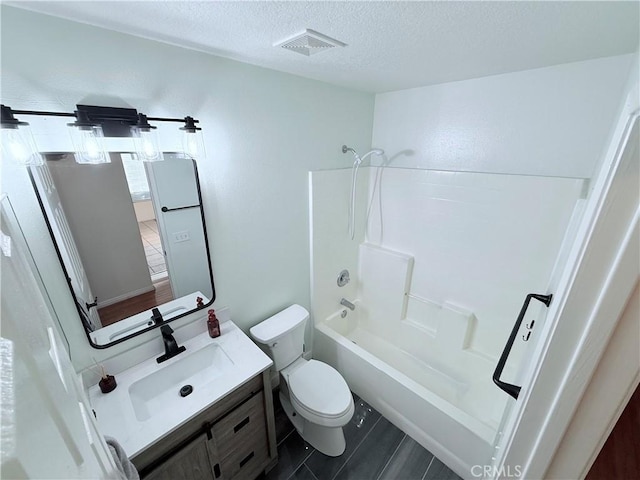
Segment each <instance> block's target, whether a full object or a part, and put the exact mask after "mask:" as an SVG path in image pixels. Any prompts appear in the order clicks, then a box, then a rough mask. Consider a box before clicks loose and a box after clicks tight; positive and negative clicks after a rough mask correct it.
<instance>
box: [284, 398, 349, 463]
mask: <svg viewBox="0 0 640 480" xmlns="http://www.w3.org/2000/svg"><path fill="white" fill-rule="evenodd" d="M280 403H281V404H282V408H283V409H284V412H285V413H286V414H287V417H288V418H289V420H291V423H293V426H294V427H295V429H296V431H297V432H298V433H299V434H300V436H301V437H302V439H303V440H305V441H306V442H307V443H309V445H311V446H312V447H313V448H315V449H316V450H318V451H319V452H320V453H324V454H325V455H327V456H329V457H339V456H340V455H342V454H343V453H344V450H345V448H346V446H347V442H346V441H345V439H344V432H343V431H342V427H323V426H321V425H316V424H315V423H312V422H309V421H308V420H307V419H305V418H304V417H303V416H302V415H300V414H299V413H297V412H296V411H295V410H294V408H293V405H291V402H290V401H289V399H288V398H287V396H286V395H284V394H283V393H282V391H281V392H280Z"/></svg>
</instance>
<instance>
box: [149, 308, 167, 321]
mask: <svg viewBox="0 0 640 480" xmlns="http://www.w3.org/2000/svg"><path fill="white" fill-rule="evenodd" d="M151 321H152V322H153V324H154V325H159V324H161V323H162V322H163V321H164V319H163V318H162V314H161V313H160V310H158V309H157V308H154V309H153V310H151Z"/></svg>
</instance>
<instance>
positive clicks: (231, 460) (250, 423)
mask: <svg viewBox="0 0 640 480" xmlns="http://www.w3.org/2000/svg"><path fill="white" fill-rule="evenodd" d="M265 385H266V388H265ZM270 385H271V383H270V378H269V373H268V370H267V372H265V373H263V374H261V375H257V376H255V377H254V378H252V379H251V380H249V381H248V382H246V383H245V384H244V385H242V386H240V387H239V388H238V389H236V390H235V391H234V392H231V393H230V394H229V395H227V396H226V397H223V398H222V399H220V400H219V401H218V402H216V403H215V404H213V405H211V406H210V407H209V408H207V409H206V410H205V411H203V412H202V413H200V414H198V415H197V416H196V417H195V418H192V419H191V420H189V421H187V422H186V423H185V424H184V425H182V426H181V427H179V428H178V429H176V430H175V431H174V432H172V433H169V434H168V435H167V436H165V437H164V438H161V439H160V440H159V441H158V442H156V443H155V444H154V445H152V446H150V447H149V448H147V449H145V450H144V451H142V452H141V453H139V454H138V455H136V456H135V457H133V458H132V459H131V460H132V461H133V463H134V465H135V466H136V468H137V469H138V471H139V472H140V476H141V478H143V479H144V480H173V479H176V478H188V479H203V480H204V479H206V480H254V479H255V478H256V477H257V476H258V475H259V474H260V473H261V472H262V471H265V470H269V469H270V468H271V467H273V465H275V463H276V462H277V450H276V441H275V422H274V416H273V398H272V396H271V391H270ZM265 392H267V393H266V394H265Z"/></svg>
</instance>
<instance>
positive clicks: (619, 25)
mask: <svg viewBox="0 0 640 480" xmlns="http://www.w3.org/2000/svg"><path fill="white" fill-rule="evenodd" d="M7 3H9V4H11V5H13V6H17V7H21V8H27V9H29V10H34V11H38V12H42V13H46V14H50V15H55V16H59V17H63V18H68V19H71V20H75V21H78V22H82V23H87V24H91V25H96V26H100V27H103V28H107V29H111V30H116V31H119V32H126V33H129V34H132V35H137V36H140V37H145V38H150V39H154V40H158V41H161V42H166V43H170V44H174V45H179V46H183V47H186V48H192V49H196V50H200V51H203V52H208V53H211V54H214V55H219V56H222V57H227V58H231V59H235V60H239V61H242V62H246V63H251V64H254V65H260V66H263V67H267V68H272V69H275V70H280V71H283V72H288V73H293V74H296V75H301V76H304V77H308V78H313V79H316V80H322V81H326V82H329V83H333V84H337V85H342V86H345V87H350V88H354V89H358V90H364V91H368V92H385V91H390V90H400V89H405V88H411V87H417V86H422V85H431V84H436V83H442V82H450V81H455V80H463V79H468V78H475V77H482V76H486V75H493V74H498V73H505V72H512V71H519V70H526V69H530V68H537V67H544V66H549V65H556V64H560V63H567V62H574V61H580V60H587V59H591V58H598V57H603V56H609V55H617V54H623V53H629V52H633V51H636V50H637V48H638V35H639V33H638V29H639V27H638V25H639V24H640V14H639V3H638V2H615V1H605V2H524V1H523V2H517V1H514V2H399V1H386V2H351V1H342V2H324V1H318V2H315V1H314V2H275V1H274V2H271V1H261V2H243V1H238V2H225V1H208V2H195V1H168V2H160V1H136V2H132V1H119V2H113V1H112V2H103V1H81V2H73V1H59V2H46V1H45V2H7ZM306 28H311V29H314V30H317V31H319V32H321V33H324V34H326V35H328V36H330V37H333V38H336V39H338V40H341V41H342V42H345V43H346V44H347V46H346V47H345V48H333V49H330V50H328V51H326V52H320V53H318V54H317V55H313V56H310V57H306V56H304V55H298V54H296V53H295V52H291V51H287V50H284V49H281V48H275V47H273V44H275V43H278V42H280V41H282V40H284V39H286V38H287V37H291V36H292V35H295V34H296V33H299V32H301V31H304V29H306Z"/></svg>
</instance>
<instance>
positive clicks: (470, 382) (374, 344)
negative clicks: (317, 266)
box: [314, 302, 506, 477]
mask: <svg viewBox="0 0 640 480" xmlns="http://www.w3.org/2000/svg"><path fill="white" fill-rule="evenodd" d="M355 305H356V308H355V310H354V311H352V312H351V311H349V312H348V313H347V315H346V316H343V315H344V313H343V312H344V310H342V309H341V310H339V311H337V312H335V313H334V314H333V315H331V316H330V317H329V318H327V319H325V320H324V321H320V322H316V326H315V328H316V330H315V332H314V334H315V338H314V357H316V358H318V359H320V360H322V361H324V362H327V363H329V364H331V365H332V366H333V367H335V368H336V369H337V370H338V371H339V372H340V373H341V374H342V375H343V376H344V378H345V379H346V381H347V383H348V384H349V386H350V388H351V389H352V390H353V391H354V392H356V393H357V394H358V395H360V396H361V397H362V398H363V399H365V400H366V401H367V402H368V403H370V404H371V405H372V406H373V407H374V408H375V409H376V410H378V411H380V412H381V413H382V414H383V415H384V416H385V417H386V418H388V419H389V420H390V421H391V422H393V423H394V424H395V425H397V426H398V427H400V428H401V429H402V430H404V431H405V432H406V433H408V434H409V435H410V436H411V437H412V438H414V439H415V440H416V441H418V442H419V443H421V444H422V445H423V446H424V447H426V448H427V449H428V450H429V451H431V452H432V453H433V454H434V455H436V456H437V457H438V458H439V459H441V460H442V461H444V462H445V463H446V464H447V465H449V467H451V468H452V469H453V470H454V471H456V473H458V474H459V475H461V476H464V477H468V475H469V471H470V468H471V467H472V466H473V465H485V464H487V462H488V461H490V458H491V454H492V450H493V442H494V439H495V435H496V430H497V428H498V424H499V420H500V418H499V415H500V414H501V412H502V411H503V410H504V406H505V403H506V397H505V396H504V395H503V394H501V392H500V391H499V390H498V389H497V388H495V387H494V386H493V384H491V382H487V381H486V379H489V378H490V377H491V374H492V371H493V365H492V364H491V363H490V362H489V361H488V360H486V359H484V358H481V357H479V358H477V359H475V362H471V361H469V362H465V364H466V365H465V366H466V368H465V369H460V368H457V369H455V370H454V369H452V368H450V367H448V366H447V365H456V363H457V364H458V365H459V364H460V362H457V361H456V360H457V359H454V358H450V359H448V358H445V355H446V353H445V352H443V351H439V353H440V355H439V356H438V357H437V358H431V359H429V358H425V357H423V358H422V359H420V358H418V357H417V356H416V355H414V354H411V353H409V352H411V351H412V350H415V345H416V342H417V343H420V341H421V340H420V339H419V337H420V336H421V335H425V334H424V333H422V332H420V331H415V330H414V331H413V332H411V330H412V328H411V326H410V325H407V326H406V327H407V328H406V329H403V330H404V331H403V332H401V333H402V335H401V337H404V338H396V339H393V340H391V341H390V340H389V338H384V337H382V336H380V335H379V332H376V331H375V330H372V329H371V326H372V324H371V322H370V321H369V319H368V318H367V311H366V309H365V308H363V305H362V304H361V303H359V302H355ZM427 335H428V334H427ZM491 413H493V414H494V415H493V418H492V415H491ZM496 415H498V416H496Z"/></svg>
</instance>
